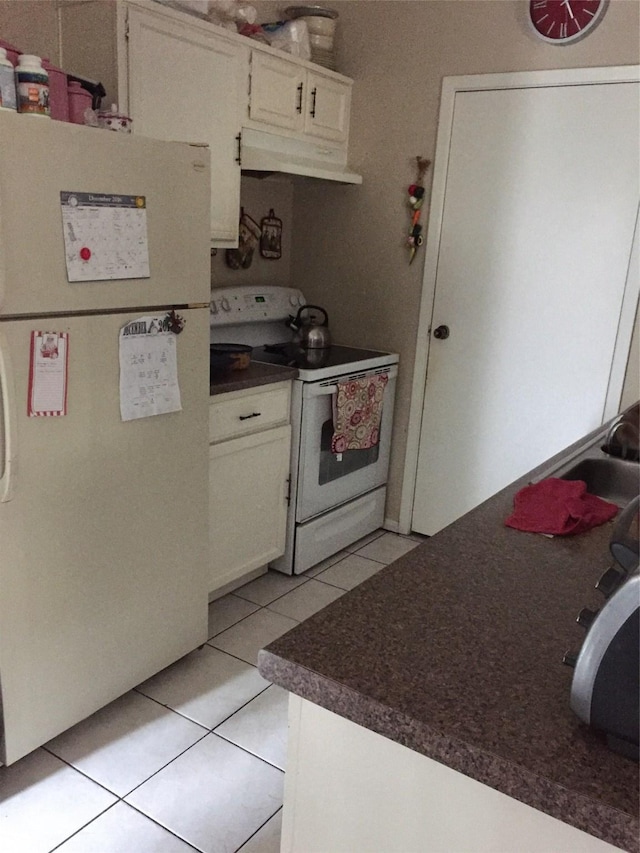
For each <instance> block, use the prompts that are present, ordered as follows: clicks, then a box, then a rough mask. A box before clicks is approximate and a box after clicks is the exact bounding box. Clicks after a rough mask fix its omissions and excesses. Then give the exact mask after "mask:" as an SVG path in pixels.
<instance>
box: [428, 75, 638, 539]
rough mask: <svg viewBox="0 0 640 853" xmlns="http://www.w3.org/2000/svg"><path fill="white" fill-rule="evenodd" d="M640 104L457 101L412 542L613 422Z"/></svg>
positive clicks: (540, 92) (544, 96)
mask: <svg viewBox="0 0 640 853" xmlns="http://www.w3.org/2000/svg"><path fill="white" fill-rule="evenodd" d="M638 104H639V86H638V84H637V83H633V82H632V83H627V82H625V83H616V84H599V85H580V86H578V85H571V86H544V87H540V88H518V89H499V90H493V91H458V92H456V94H455V103H454V110H453V121H452V128H451V136H450V145H449V147H448V151H446V152H443V153H444V154H445V160H446V159H447V158H448V165H447V171H446V189H445V191H444V205H443V212H442V224H441V231H440V235H439V239H440V241H439V246H438V247H434V248H433V251H435V252H437V261H435V262H434V263H435V265H436V267H437V277H436V278H435V300H434V304H433V315H432V318H431V330H432V331H431V340H430V344H429V361H428V370H427V384H426V392H425V400H424V411H423V419H422V428H421V434H420V450H419V458H418V470H417V479H416V490H415V499H414V509H413V524H412V527H413V529H414V530H416V531H419V532H421V533H425V534H433V533H436V532H437V531H438V530H440V529H441V528H442V527H444V526H445V525H447V524H448V523H450V522H452V521H454V520H455V519H456V518H458V517H459V516H461V515H462V514H464V513H465V512H467V511H468V510H470V509H472V508H473V507H474V506H476V505H477V504H478V503H480V502H481V501H483V500H484V499H486V498H488V497H490V496H491V495H492V494H494V493H495V492H497V491H498V490H499V489H501V488H502V487H504V486H506V485H508V484H509V483H510V482H512V481H513V480H514V479H516V478H517V477H518V476H521V475H522V474H525V473H526V472H527V471H529V470H530V469H531V468H533V467H534V466H535V465H537V464H539V463H541V462H543V461H544V460H545V459H547V458H548V457H550V456H552V455H553V454H555V453H556V452H558V451H560V450H562V449H563V448H564V447H566V446H567V445H569V444H570V443H572V442H573V441H576V440H577V439H579V438H580V437H581V436H582V435H584V434H586V433H587V432H589V431H590V430H591V429H593V428H595V427H596V426H598V425H599V424H600V423H602V420H603V415H604V410H605V400H606V396H607V389H608V384H609V378H610V371H611V366H612V361H613V356H614V348H615V346H616V336H617V334H618V326H619V321H620V315H621V306H622V301H623V296H624V292H625V284H626V281H627V273H628V266H629V259H630V253H631V247H632V242H633V234H634V225H635V221H636V216H637V212H638V187H639V158H638V139H639V122H638ZM434 275H435V273H434ZM630 286H631V287H635V288H636V296H637V282H633V283H630ZM442 326H446V327H448V330H449V336H448V337H447V338H444V337H440V338H438V337H437V336H435V337H434V331H435V330H436V329H438V327H442ZM445 333H446V332H445ZM629 335H630V332H629ZM623 343H624V342H623ZM626 345H627V346H628V341H627V342H626Z"/></svg>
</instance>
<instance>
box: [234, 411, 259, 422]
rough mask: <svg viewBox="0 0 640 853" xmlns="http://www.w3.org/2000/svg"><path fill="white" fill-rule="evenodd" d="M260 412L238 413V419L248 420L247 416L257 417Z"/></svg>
mask: <svg viewBox="0 0 640 853" xmlns="http://www.w3.org/2000/svg"><path fill="white" fill-rule="evenodd" d="M261 414H262V412H251V414H250V415H238V420H240V421H248V420H249V418H259V417H260V415H261Z"/></svg>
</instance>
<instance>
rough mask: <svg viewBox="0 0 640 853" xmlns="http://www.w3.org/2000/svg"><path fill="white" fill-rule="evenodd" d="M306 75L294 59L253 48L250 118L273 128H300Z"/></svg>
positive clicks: (302, 120) (301, 127)
mask: <svg viewBox="0 0 640 853" xmlns="http://www.w3.org/2000/svg"><path fill="white" fill-rule="evenodd" d="M305 76H306V75H305V71H304V69H302V68H300V67H299V66H298V65H296V64H295V63H294V62H291V61H288V60H286V59H280V58H279V57H277V56H270V55H269V54H268V53H262V52H261V51H258V50H254V51H252V54H251V97H250V101H249V118H250V119H252V120H253V121H260V122H264V123H265V124H268V125H271V126H272V127H284V128H286V129H287V130H302V129H303V125H304V119H303V115H302V113H303V101H304V98H305V92H304V81H305Z"/></svg>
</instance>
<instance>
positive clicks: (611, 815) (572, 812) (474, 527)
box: [259, 454, 639, 851]
mask: <svg viewBox="0 0 640 853" xmlns="http://www.w3.org/2000/svg"><path fill="white" fill-rule="evenodd" d="M562 455H564V454H562ZM558 458H559V457H558ZM548 465H549V463H546V464H545V465H544V466H540V468H539V469H536V472H532V473H531V474H529V475H527V477H523V478H522V479H521V480H519V481H518V482H517V483H514V484H513V485H512V486H510V487H508V488H507V489H504V490H503V491H502V492H500V493H499V494H497V495H496V496H494V497H493V498H491V499H490V500H488V501H486V502H485V503H484V504H481V505H480V506H479V507H477V508H476V509H475V510H473V511H472V512H470V513H468V514H467V515H465V516H464V517H463V518H461V519H459V520H458V521H457V522H455V523H454V524H452V525H450V526H449V527H447V528H445V529H444V530H442V531H441V532H440V533H438V534H437V535H436V536H434V537H432V538H431V539H429V540H428V541H426V542H425V543H424V544H422V545H420V546H418V547H417V548H415V549H414V550H413V551H411V552H409V553H408V554H407V555H406V556H404V557H402V558H401V559H399V560H397V561H396V562H395V563H392V564H391V565H389V566H387V567H385V568H384V569H382V570H381V571H380V572H378V573H377V574H376V575H374V576H373V577H372V578H370V579H369V580H368V581H365V582H364V583H363V584H361V585H360V586H358V587H356V589H354V590H352V591H351V592H350V593H347V594H345V595H344V596H342V597H341V598H340V599H338V600H337V601H336V602H334V603H333V604H331V605H330V606H329V607H327V608H325V609H324V610H322V611H320V612H319V613H317V614H316V615H315V616H312V617H311V618H310V619H308V620H306V621H305V622H303V623H302V624H301V625H299V626H297V627H296V628H294V629H293V630H291V631H290V632H289V633H287V634H285V635H284V636H283V637H281V638H280V639H278V640H276V641H275V642H273V643H271V644H270V645H269V646H268V647H267V649H266V650H263V651H261V652H260V656H259V670H260V673H261V674H262V675H263V676H264V677H265V678H267V679H268V680H269V681H272V682H274V683H276V684H279V685H281V686H282V687H284V688H286V689H287V690H290V691H292V692H293V693H296V694H298V695H299V696H302V697H303V698H305V699H308V700H310V701H311V702H315V703H316V704H317V705H320V706H322V707H323V708H326V709H328V710H330V711H333V712H335V713H337V714H339V715H341V716H343V717H345V718H346V719H348V720H352V721H353V722H355V723H357V724H359V725H362V726H365V727H366V728H368V729H371V730H373V731H375V732H378V733H379V734H381V735H384V736H385V737H387V738H390V739H391V740H394V741H397V742H398V743H400V744H403V745H405V746H407V747H409V748H411V749H413V750H415V751H417V752H420V753H423V754H424V755H426V756H429V757H430V758H433V759H435V760H436V761H439V762H441V763H442V764H444V765H446V766H448V767H451V768H452V769H454V770H457V771H459V772H461V773H464V774H465V775H467V776H469V777H471V778H473V779H476V780H478V781H479V782H482V783H484V784H486V785H489V786H490V787H493V788H495V789H496V790H498V791H501V792H503V793H505V794H507V795H508V796H510V797H513V798H515V799H517V800H520V801H522V802H523V803H526V804H528V805H530V806H532V807H534V808H536V809H539V810H540V811H543V812H546V813H547V814H549V815H552V816H553V817H556V818H558V819H559V820H562V821H564V822H565V823H568V824H571V825H573V826H575V827H577V828H578V829H582V830H584V831H585V832H588V833H590V834H591V835H594V836H596V837H598V838H601V839H602V840H604V841H607V842H609V843H610V844H613V845H615V846H617V847H621V848H623V849H625V850H629V851H637V850H638V830H639V826H638V766H637V764H635V763H634V762H632V761H630V760H628V759H626V758H624V757H622V756H619V755H617V754H615V753H613V752H611V750H609V749H608V748H607V747H606V745H605V743H604V740H603V738H602V737H601V736H599V735H598V734H596V733H594V732H593V731H592V730H590V729H589V728H588V727H587V726H585V725H584V724H583V723H581V722H580V720H579V719H578V718H577V717H576V716H575V715H574V714H573V712H572V711H571V709H570V708H569V694H570V687H571V677H572V670H571V669H569V668H568V667H566V666H563V664H562V662H561V661H562V656H563V654H564V652H565V651H567V649H570V648H571V649H573V650H577V649H579V647H580V644H581V642H582V639H583V637H584V629H583V628H581V627H580V626H579V625H577V624H576V621H575V620H576V615H577V613H578V612H579V610H580V609H581V608H582V607H584V606H592V607H595V608H597V607H600V606H601V605H602V597H601V596H600V594H599V593H598V592H596V591H595V589H594V584H595V583H596V581H597V580H598V578H599V577H600V576H601V574H602V573H603V572H604V571H605V569H606V568H607V567H608V566H609V565H610V564H611V557H610V555H609V551H608V542H609V538H610V535H611V529H612V524H613V523H614V522H610V523H608V524H605V525H603V526H601V527H598V528H595V529H594V530H591V531H589V532H587V533H584V534H581V535H578V536H575V537H567V538H555V539H549V538H545V537H543V536H539V535H536V534H531V533H522V532H519V531H516V530H513V529H510V528H508V527H505V526H504V523H503V522H504V519H505V518H506V517H507V515H508V514H509V513H510V511H511V509H512V505H513V495H514V493H515V492H516V491H517V489H518V488H520V487H521V486H522V485H524V484H525V483H526V482H529V481H530V480H531V479H533V478H534V477H535V475H536V473H538V475H539V472H541V471H543V470H544V469H545V468H547V467H548Z"/></svg>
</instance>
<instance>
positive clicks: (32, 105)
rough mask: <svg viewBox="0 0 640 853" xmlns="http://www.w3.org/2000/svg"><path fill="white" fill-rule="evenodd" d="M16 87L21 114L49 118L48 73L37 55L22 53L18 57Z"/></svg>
mask: <svg viewBox="0 0 640 853" xmlns="http://www.w3.org/2000/svg"><path fill="white" fill-rule="evenodd" d="M16 89H17V94H18V112H19V113H20V114H21V115H32V116H40V117H43V118H50V109H49V75H48V74H47V72H46V71H45V69H44V68H43V67H42V60H41V59H40V57H39V56H34V55H33V54H30V53H23V54H21V55H20V56H19V57H18V67H17V68H16Z"/></svg>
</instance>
